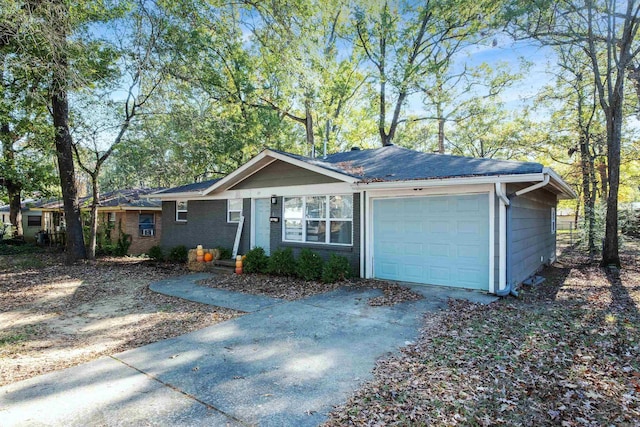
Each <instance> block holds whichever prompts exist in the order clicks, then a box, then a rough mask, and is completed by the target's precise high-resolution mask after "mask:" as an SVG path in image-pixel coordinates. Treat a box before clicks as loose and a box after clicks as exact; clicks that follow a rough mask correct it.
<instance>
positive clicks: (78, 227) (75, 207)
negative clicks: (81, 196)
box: [51, 88, 87, 263]
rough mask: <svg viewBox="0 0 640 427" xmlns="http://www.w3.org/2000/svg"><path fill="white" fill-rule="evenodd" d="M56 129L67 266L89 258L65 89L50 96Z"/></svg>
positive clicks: (60, 89)
mask: <svg viewBox="0 0 640 427" xmlns="http://www.w3.org/2000/svg"><path fill="white" fill-rule="evenodd" d="M51 107H52V112H53V126H54V127H55V130H56V134H55V144H56V155H57V158H58V171H59V173H60V187H61V188H62V202H63V204H64V217H65V223H66V227H67V229H66V233H67V248H66V252H67V262H68V263H73V262H76V261H78V260H80V259H83V258H86V257H87V252H86V248H85V246H84V236H83V234H82V219H81V218H80V206H79V203H78V189H77V187H76V172H75V165H74V164H73V148H72V145H73V140H72V138H71V134H70V133H69V102H68V100H67V92H66V90H64V89H62V88H58V90H56V91H54V93H53V95H52V96H51Z"/></svg>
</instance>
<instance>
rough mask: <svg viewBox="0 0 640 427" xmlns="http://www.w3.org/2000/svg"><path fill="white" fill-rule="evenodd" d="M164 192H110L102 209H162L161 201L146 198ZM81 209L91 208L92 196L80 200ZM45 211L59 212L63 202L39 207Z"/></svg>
mask: <svg viewBox="0 0 640 427" xmlns="http://www.w3.org/2000/svg"><path fill="white" fill-rule="evenodd" d="M160 190H162V188H128V189H124V190H115V191H108V192H106V193H103V194H102V195H101V196H100V208H103V209H104V208H120V209H123V208H124V209H156V208H160V207H162V204H161V202H160V200H158V199H148V198H146V197H143V196H146V195H148V194H151V193H155V192H157V191H160ZM79 203H80V207H81V208H89V207H90V204H91V196H86V197H82V198H80V200H79ZM39 208H40V209H44V210H51V209H53V210H57V209H62V208H63V203H62V200H55V201H53V202H49V203H45V204H43V205H41V206H39Z"/></svg>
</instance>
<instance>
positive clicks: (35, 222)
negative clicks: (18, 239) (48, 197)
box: [27, 215, 42, 227]
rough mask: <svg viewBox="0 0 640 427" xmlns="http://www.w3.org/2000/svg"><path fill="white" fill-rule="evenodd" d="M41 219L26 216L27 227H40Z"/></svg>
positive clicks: (34, 216)
mask: <svg viewBox="0 0 640 427" xmlns="http://www.w3.org/2000/svg"><path fill="white" fill-rule="evenodd" d="M41 224H42V217H41V216H37V215H27V227H40V226H41Z"/></svg>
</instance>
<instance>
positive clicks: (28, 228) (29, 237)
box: [0, 199, 45, 241]
mask: <svg viewBox="0 0 640 427" xmlns="http://www.w3.org/2000/svg"><path fill="white" fill-rule="evenodd" d="M44 202H45V201H44V200H39V199H27V200H24V201H23V202H22V203H21V209H20V211H21V214H22V233H23V236H24V239H25V240H26V241H35V235H36V233H37V232H38V231H40V230H42V212H40V211H39V210H34V209H37V207H38V206H40V205H41V204H42V203H44ZM0 220H1V221H0V224H4V225H5V227H6V230H7V231H6V234H5V235H4V238H5V239H9V238H11V237H13V231H14V230H13V227H11V222H10V221H9V205H5V206H0ZM0 226H2V225H0Z"/></svg>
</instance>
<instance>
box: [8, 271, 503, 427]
mask: <svg viewBox="0 0 640 427" xmlns="http://www.w3.org/2000/svg"><path fill="white" fill-rule="evenodd" d="M193 277H195V276H187V278H183V279H178V280H173V281H167V282H163V283H164V285H163V283H160V284H159V286H156V288H158V289H159V290H160V289H163V290H164V291H166V293H171V290H172V289H174V293H176V292H177V293H180V292H182V293H183V295H182V296H183V297H186V298H189V299H194V300H198V299H202V298H205V299H208V300H209V301H208V303H209V304H216V298H215V295H216V292H218V291H216V290H210V291H206V289H210V288H206V289H200V288H201V287H198V286H196V285H194V283H193V281H194V279H193ZM175 289H177V291H175ZM414 289H415V290H417V291H419V292H422V293H423V294H425V299H423V300H420V301H415V302H408V303H403V304H399V305H396V306H394V307H370V306H369V305H368V304H367V301H368V299H369V298H371V297H374V296H377V295H380V294H381V291H379V290H363V289H352V288H343V289H339V290H336V291H333V292H329V293H326V294H322V295H316V296H313V297H310V298H307V299H304V300H300V301H295V302H283V301H282V300H275V299H274V300H270V301H269V299H264V298H263V297H260V298H259V300H255V299H251V297H250V296H249V297H246V298H244V296H243V295H239V294H233V293H228V292H227V293H225V292H224V291H222V294H220V293H219V294H218V296H219V298H220V301H219V304H216V305H227V306H229V305H232V304H233V300H234V299H236V300H237V301H238V302H237V304H244V305H245V308H246V307H251V308H253V309H255V311H253V312H251V313H249V314H246V315H244V316H242V317H239V318H236V319H233V320H230V321H227V322H224V323H220V324H217V325H214V326H211V327H208V328H205V329H201V330H199V331H196V332H193V333H190V334H186V335H182V336H180V337H177V338H173V339H168V340H164V341H161V342H157V343H154V344H150V345H147V346H144V347H140V348H137V349H134V350H130V351H126V352H123V353H119V354H115V355H113V356H110V357H103V358H101V359H98V360H96V361H93V362H89V363H86V364H83V365H79V366H76V367H73V368H69V369H65V370H62V371H58V372H53V373H50V374H47V375H42V376H39V377H36V378H32V379H29V380H25V381H21V382H18V383H14V384H10V385H8V386H5V387H2V388H0V420H1V421H0V424H2V425H3V426H10V425H21V426H24V425H65V426H75V425H78V426H80V425H82V426H86V425H113V426H117V425H185V426H187V425H189V426H191V425H194V426H196V425H207V426H212V425H213V426H215V425H220V426H226V425H231V426H233V425H261V426H287V425H288V426H315V425H318V424H320V423H322V422H323V421H324V420H325V419H326V416H327V414H328V413H329V412H330V411H331V409H332V408H333V406H334V405H337V404H340V403H342V402H344V401H345V400H346V399H347V397H348V396H349V395H350V394H351V393H352V392H353V391H354V390H356V389H357V388H358V387H359V386H360V385H361V384H362V383H364V382H365V381H367V380H370V379H372V369H373V368H374V366H375V361H376V359H378V358H380V357H381V356H384V355H386V354H388V353H389V352H394V351H397V350H398V348H400V347H402V346H404V345H406V344H407V343H409V342H411V341H413V340H415V339H416V337H417V335H418V330H419V327H420V323H421V322H420V320H421V318H422V316H423V315H424V314H425V313H427V312H429V311H435V310H438V309H440V308H444V307H445V306H446V300H447V299H448V298H449V297H456V298H467V299H473V300H475V301H480V302H487V303H488V302H490V301H492V300H494V298H492V297H490V296H487V295H481V294H478V293H475V292H466V291H460V290H450V289H446V288H437V287H426V286H416V287H415V288H414ZM225 298H226V299H225ZM222 300H224V301H222Z"/></svg>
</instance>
